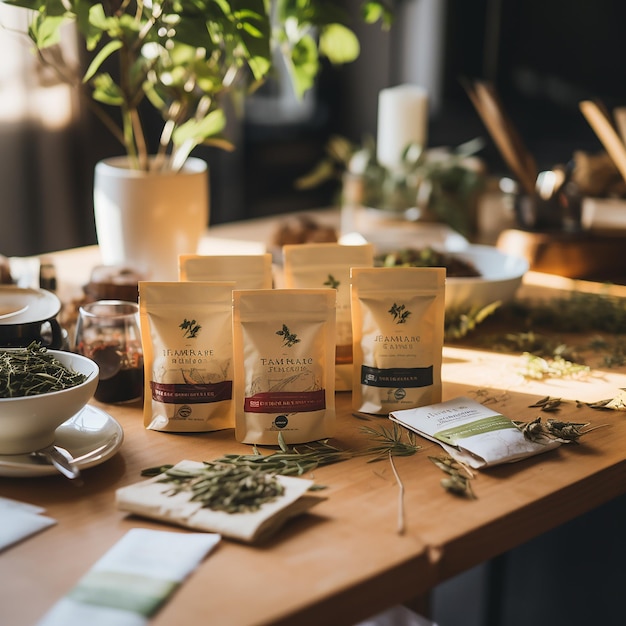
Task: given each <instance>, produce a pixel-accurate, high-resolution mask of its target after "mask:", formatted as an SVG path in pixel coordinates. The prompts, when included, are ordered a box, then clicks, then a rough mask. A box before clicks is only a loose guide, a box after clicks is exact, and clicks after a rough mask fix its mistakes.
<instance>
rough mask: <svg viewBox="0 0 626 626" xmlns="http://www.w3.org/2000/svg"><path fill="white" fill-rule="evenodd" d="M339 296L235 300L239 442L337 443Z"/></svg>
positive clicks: (291, 292)
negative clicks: (332, 438) (330, 439)
mask: <svg viewBox="0 0 626 626" xmlns="http://www.w3.org/2000/svg"><path fill="white" fill-rule="evenodd" d="M335 300H336V292H335V290H334V289H259V290H236V291H234V292H233V348H234V357H235V368H234V373H235V376H234V392H233V400H234V403H235V437H236V439H237V441H241V442H244V443H252V444H262V445H277V444H278V442H279V439H278V437H279V434H281V435H282V437H283V439H284V441H285V443H287V444H293V443H305V442H308V441H315V440H318V439H325V438H327V437H330V436H331V435H332V431H333V426H334V423H335V388H334V382H335V371H334V370H335Z"/></svg>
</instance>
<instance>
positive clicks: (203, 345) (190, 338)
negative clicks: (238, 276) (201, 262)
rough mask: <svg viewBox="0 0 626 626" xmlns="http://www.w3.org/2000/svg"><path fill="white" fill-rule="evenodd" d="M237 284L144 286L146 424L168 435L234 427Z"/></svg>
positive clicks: (141, 294) (141, 309)
mask: <svg viewBox="0 0 626 626" xmlns="http://www.w3.org/2000/svg"><path fill="white" fill-rule="evenodd" d="M233 287H234V283H233V282H227V281H224V282H214V283H212V282H204V281H198V282H148V281H147V282H143V281H140V282H139V315H140V321H141V340H142V345H143V351H144V371H145V389H144V404H143V415H144V425H145V426H146V428H148V429H150V430H160V431H167V432H206V431H212V430H221V429H224V428H233V427H234V410H233V402H232V387H233V382H232V381H233V346H232V293H233Z"/></svg>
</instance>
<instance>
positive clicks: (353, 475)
mask: <svg viewBox="0 0 626 626" xmlns="http://www.w3.org/2000/svg"><path fill="white" fill-rule="evenodd" d="M94 255H95V256H94ZM56 258H57V260H59V261H60V264H59V265H60V267H62V268H63V267H67V268H71V267H80V268H82V269H83V271H84V268H85V267H86V266H88V265H89V263H93V262H94V261H95V260H97V251H95V250H94V249H92V248H89V249H80V250H76V251H66V252H63V253H60V254H59V255H58V256H57V257H56ZM65 272H66V270H63V271H62V272H61V274H62V276H61V278H63V276H65V277H66V278H67V279H68V281H69V278H70V276H71V275H70V274H69V273H65ZM74 279H75V281H76V284H80V283H79V282H77V281H79V280H80V279H81V278H80V276H79V277H76V276H74ZM69 282H71V281H69ZM69 282H68V284H69ZM569 287H570V285H569V284H567V283H565V284H561V283H559V284H557V285H554V284H552V285H549V286H548V287H544V288H543V289H544V292H546V293H547V292H550V290H555V292H556V291H559V290H562V289H564V290H565V291H567V289H568V288H569ZM525 288H527V287H525ZM528 288H530V289H533V288H535V286H533V285H529V287H528ZM545 290H547V291H545ZM521 359H522V356H521V355H519V354H500V353H496V352H491V351H488V350H478V349H475V348H472V347H463V346H459V345H447V346H445V347H444V359H443V366H442V374H443V380H444V385H443V395H444V399H450V398H454V397H457V396H461V395H466V396H470V397H473V398H475V399H477V400H479V401H481V402H483V403H485V404H487V405H488V406H490V407H491V408H493V409H497V410H498V411H500V412H502V413H503V414H505V415H507V416H509V417H511V418H513V419H518V420H523V421H530V420H532V419H534V418H535V417H537V416H538V415H539V412H538V409H537V408H531V407H530V405H531V404H534V403H535V402H536V401H537V400H538V399H540V398H542V397H545V396H552V397H559V398H561V399H562V405H561V409H560V411H559V413H558V418H559V419H562V420H565V421H569V420H571V421H576V422H583V421H584V422H591V423H592V424H593V425H602V428H598V429H596V430H594V431H592V432H590V433H588V434H586V435H584V437H583V439H582V440H581V443H580V444H579V445H564V446H561V447H560V448H558V449H557V450H553V451H550V452H547V453H545V454H541V455H538V456H536V457H533V458H530V459H526V460H523V461H519V462H517V463H513V464H508V465H504V466H498V467H494V468H491V469H486V470H482V471H480V472H478V474H477V476H476V478H475V479H474V480H473V486H474V491H475V493H476V496H477V498H476V499H474V500H470V499H465V498H460V497H455V496H453V495H451V494H449V493H448V492H446V491H445V490H444V489H443V488H442V487H441V486H440V479H441V478H442V477H443V474H442V472H441V471H440V470H439V469H438V468H437V467H435V465H434V464H433V463H431V462H430V460H429V459H428V457H429V456H430V455H440V454H442V451H441V448H439V446H437V445H436V444H434V443H432V442H429V441H427V440H423V439H421V438H418V443H419V444H420V446H421V448H420V449H419V450H418V451H417V453H416V454H415V455H413V456H409V457H402V458H399V457H397V458H395V460H394V463H395V467H396V469H397V472H398V474H399V476H400V479H401V481H402V484H403V485H404V497H403V499H402V502H403V512H404V523H405V530H404V532H403V533H400V532H399V530H398V518H399V514H400V511H401V509H400V506H399V502H400V498H399V487H398V483H397V480H396V478H395V477H394V474H393V471H392V467H391V464H390V463H389V461H388V460H382V461H379V462H376V463H368V462H367V459H365V458H354V459H351V460H348V461H343V462H341V463H337V464H335V465H331V466H327V467H322V468H318V469H317V470H316V471H315V472H314V473H313V475H312V477H313V478H314V480H315V481H316V483H318V484H320V485H325V486H326V489H325V490H324V491H322V492H320V493H321V494H323V495H324V496H325V500H323V501H322V502H320V503H319V504H318V505H317V506H316V507H314V508H313V509H312V510H311V511H310V512H309V513H307V514H305V515H302V516H300V517H298V518H296V519H293V520H291V521H290V522H288V524H287V525H286V526H285V527H284V528H283V529H282V530H281V531H280V532H279V533H278V534H277V535H276V536H275V537H274V538H273V539H271V540H270V541H269V542H267V543H264V544H262V545H259V546H250V545H245V544H240V543H237V542H235V541H231V540H227V539H223V540H222V541H221V542H220V544H219V546H218V548H217V549H216V550H215V552H213V553H212V554H210V555H209V556H208V557H207V558H206V559H205V561H204V562H203V563H202V564H201V565H200V566H199V568H198V569H197V570H196V571H194V572H193V574H192V575H191V576H190V578H189V579H188V580H187V581H186V582H185V583H184V585H183V586H182V587H181V588H180V589H179V590H178V591H177V592H176V593H175V594H174V595H173V596H172V597H171V598H170V600H169V601H168V602H167V604H166V605H165V606H164V607H163V608H162V609H161V611H160V612H159V613H158V614H157V615H156V616H155V617H154V619H153V620H152V622H151V623H153V624H155V626H159V625H163V626H165V625H172V624H176V625H178V624H200V623H202V624H219V625H220V626H227V625H233V626H236V625H241V626H243V625H246V626H247V625H250V626H252V625H261V624H293V625H298V626H306V625H308V624H311V625H313V624H315V625H319V624H336V625H338V626H340V625H346V626H347V625H350V624H355V623H356V622H357V621H359V620H362V619H365V618H367V617H369V616H371V615H373V614H375V613H377V612H379V611H380V610H382V609H384V608H386V607H390V606H393V605H395V604H398V603H406V602H410V601H411V600H412V599H413V598H415V597H417V596H419V595H421V594H423V593H425V592H427V591H428V590H429V589H432V588H433V587H434V586H435V585H437V584H438V583H440V582H442V581H445V580H446V579H448V578H450V577H451V576H453V575H455V574H457V573H459V572H462V571H464V570H467V569H468V568H471V567H473V566H475V565H477V564H479V563H482V562H484V561H485V560H488V559H490V558H492V557H494V556H496V555H499V554H502V553H504V552H506V551H507V550H510V549H512V548H514V547H516V546H519V545H521V544H522V543H524V542H526V541H527V540H529V539H531V538H533V537H536V536H538V535H540V534H541V533H544V532H546V531H548V530H550V529H552V528H555V527H557V526H559V525H561V524H563V523H565V522H567V521H568V520H571V519H574V518H576V517H577V516H579V515H582V514H583V513H585V512H587V511H590V510H592V509H594V508H595V507H598V506H599V505H601V504H603V503H605V502H608V501H610V500H612V499H614V498H617V497H619V496H620V495H622V494H624V493H626V461H625V457H626V454H625V452H626V412H620V411H597V410H592V409H589V408H581V407H579V405H578V404H577V403H576V401H577V400H580V401H583V402H595V401H599V400H603V399H606V398H609V397H613V396H615V395H617V393H618V392H619V390H620V389H622V388H626V368H624V367H622V368H613V369H610V370H609V369H602V368H599V367H598V368H595V369H592V370H591V371H589V372H588V373H586V374H585V375H584V376H583V377H578V378H557V379H545V380H528V379H527V378H526V377H524V376H523V375H522V374H521V371H522V369H523V363H522V360H521ZM336 400H337V428H336V434H335V436H334V437H333V439H332V440H331V441H332V443H334V444H335V445H337V446H338V447H341V448H345V449H359V448H363V447H367V446H370V445H372V441H371V440H370V439H369V438H368V436H367V435H365V434H364V433H363V432H362V426H364V425H367V426H373V427H379V426H381V425H386V426H389V425H390V422H389V421H388V420H387V419H385V418H376V417H374V418H372V419H371V420H369V421H363V420H361V419H359V418H357V417H355V416H353V415H352V412H351V398H350V393H349V392H338V393H337V394H336ZM94 405H95V406H98V407H100V408H102V409H104V410H105V411H106V412H107V413H109V414H110V415H111V416H112V417H114V418H115V419H116V420H118V421H119V423H120V424H121V425H122V427H123V429H124V442H123V444H122V446H121V448H120V450H119V452H118V453H117V454H116V455H115V456H113V457H112V458H111V459H109V460H107V461H106V462H104V463H102V464H100V465H97V466H95V467H92V468H89V469H87V470H85V471H84V472H83V474H84V476H83V484H82V485H75V484H73V483H72V482H70V481H68V480H66V479H64V478H63V477H61V476H56V475H55V476H46V477H38V478H14V477H0V496H3V497H8V498H14V499H17V500H22V501H24V502H29V503H32V504H36V505H40V506H42V507H44V508H45V509H46V512H47V514H48V515H49V516H51V517H53V518H55V519H56V520H57V521H58V523H57V524H56V525H55V526H53V527H52V528H50V529H47V530H45V531H43V532H42V533H40V534H38V535H36V536H34V537H32V538H29V539H28V540H26V541H23V542H22V543H20V544H18V545H15V546H13V547H11V548H9V549H7V550H5V551H4V552H2V553H0V580H1V581H2V584H0V623H1V624H6V625H7V626H31V625H33V624H35V623H36V622H37V620H38V619H39V618H40V617H41V616H42V615H43V614H44V613H45V612H46V611H47V610H48V609H49V608H50V607H51V606H52V605H53V604H54V603H55V602H56V601H57V600H58V599H59V598H60V597H61V596H63V595H64V594H65V593H67V592H68V591H69V590H70V589H71V588H72V587H73V586H74V585H75V584H76V582H77V581H78V579H79V578H80V577H81V576H82V575H83V574H85V573H86V572H87V571H88V570H89V568H90V567H91V565H93V563H94V562H95V561H96V560H98V559H99V558H100V557H101V556H102V555H103V554H104V553H105V552H106V551H107V550H108V549H109V548H111V547H112V546H113V545H114V544H115V543H116V542H117V541H118V540H119V539H120V538H121V537H122V536H123V535H124V534H125V533H126V532H127V531H128V530H130V529H131V528H136V527H143V528H158V529H166V530H170V531H172V532H187V531H186V530H183V529H177V528H175V527H173V526H168V525H164V524H160V523H157V522H152V521H149V520H145V519H141V518H139V517H135V516H129V515H127V514H126V513H123V512H121V511H119V510H117V509H116V507H115V500H114V497H115V490H116V489H117V488H119V487H122V486H125V485H129V484H132V483H135V482H137V481H139V480H141V476H140V472H141V470H142V469H144V468H147V467H153V466H157V465H162V464H165V463H176V462H178V461H179V460H182V459H192V460H198V461H202V460H211V459H214V458H217V457H219V456H221V455H222V454H224V453H227V452H228V453H230V452H240V451H241V452H249V451H250V448H249V446H245V445H243V444H239V443H237V442H236V441H235V438H234V432H233V431H232V430H223V431H219V432H213V433H203V434H185V435H182V434H169V433H160V432H155V431H148V430H146V429H145V428H144V426H143V419H142V408H141V404H140V403H138V404H134V405H103V404H99V403H97V402H95V401H94ZM547 417H549V415H547Z"/></svg>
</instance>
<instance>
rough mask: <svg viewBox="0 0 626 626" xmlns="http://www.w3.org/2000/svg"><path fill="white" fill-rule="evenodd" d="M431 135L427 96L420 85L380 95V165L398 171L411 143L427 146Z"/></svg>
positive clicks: (383, 91) (377, 142)
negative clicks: (403, 155) (428, 136)
mask: <svg viewBox="0 0 626 626" xmlns="http://www.w3.org/2000/svg"><path fill="white" fill-rule="evenodd" d="M427 135H428V93H427V92H426V90H425V89H424V88H423V87H419V86H417V85H408V84H404V85H398V86H396V87H390V88H388V89H382V90H381V91H380V93H379V94H378V136H377V141H376V144H377V147H376V156H377V159H378V162H379V163H380V164H381V165H383V166H385V167H387V168H389V169H395V168H397V167H398V166H399V165H400V163H401V161H402V153H403V152H404V150H405V149H406V147H407V146H408V145H409V144H411V143H416V144H419V145H421V146H422V147H425V146H426V141H427Z"/></svg>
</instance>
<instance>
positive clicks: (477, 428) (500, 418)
mask: <svg viewBox="0 0 626 626" xmlns="http://www.w3.org/2000/svg"><path fill="white" fill-rule="evenodd" d="M507 428H515V424H513V422H512V421H511V420H510V419H509V418H508V417H504V415H492V416H490V417H485V418H483V419H480V420H476V421H474V422H467V423H466V424H461V425H459V426H455V427H454V428H447V429H446V430H440V431H439V432H436V433H434V437H435V438H436V439H439V441H443V442H444V443H447V444H450V445H455V444H456V443H457V441H458V440H459V439H466V438H467V437H473V436H474V435H482V434H484V433H488V432H493V431H497V430H505V429H507Z"/></svg>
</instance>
